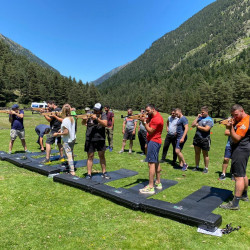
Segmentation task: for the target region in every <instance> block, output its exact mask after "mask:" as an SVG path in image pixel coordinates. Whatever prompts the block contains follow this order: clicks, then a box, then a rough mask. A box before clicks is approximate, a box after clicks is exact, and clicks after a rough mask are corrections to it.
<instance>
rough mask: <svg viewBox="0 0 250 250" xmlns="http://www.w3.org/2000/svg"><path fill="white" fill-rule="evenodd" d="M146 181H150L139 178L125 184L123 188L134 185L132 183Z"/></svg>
mask: <svg viewBox="0 0 250 250" xmlns="http://www.w3.org/2000/svg"><path fill="white" fill-rule="evenodd" d="M145 181H148V179H137V180H136V181H134V182H132V183H129V184H127V185H125V186H123V188H125V187H130V186H132V185H134V184H138V183H142V182H145Z"/></svg>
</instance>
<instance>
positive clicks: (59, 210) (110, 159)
mask: <svg viewBox="0 0 250 250" xmlns="http://www.w3.org/2000/svg"><path fill="white" fill-rule="evenodd" d="M121 114H124V115H125V114H126V113H125V112H115V132H114V151H113V152H112V153H110V152H107V153H106V160H107V169H108V171H112V170H117V169H120V168H127V169H131V170H135V171H138V175H137V176H134V177H130V178H126V179H123V180H118V181H114V182H111V183H110V184H109V185H112V186H114V187H125V188H128V187H129V186H130V185H131V184H132V185H135V182H136V181H137V180H138V179H148V167H147V163H143V162H141V160H142V159H144V158H143V157H142V156H141V155H140V154H139V152H140V146H139V141H138V139H136V141H135V143H134V148H133V150H134V152H133V154H131V155H129V154H128V153H126V152H125V153H123V154H118V151H119V150H120V149H121V144H122V132H121V131H122V119H120V118H119V117H120V115H121ZM25 115H26V117H25V131H26V141H27V145H28V149H29V150H31V151H38V146H37V145H38V144H36V143H35V142H36V139H37V135H36V133H35V131H34V128H35V126H36V125H38V124H41V123H44V124H47V123H46V121H45V119H44V118H43V117H41V116H39V115H31V113H29V112H26V113H25ZM163 117H164V120H166V118H167V114H163ZM193 119H194V117H189V121H190V123H191V122H192V120H193ZM9 128H10V124H9V123H8V118H7V115H3V114H1V118H0V138H1V146H0V150H2V151H8V143H9ZM194 132H195V130H194V129H192V130H191V129H190V130H189V132H188V141H187V142H186V144H185V147H184V150H183V153H184V156H185V159H186V161H187V163H188V165H189V166H191V167H194V166H195V164H194V149H193V147H192V138H193V136H194ZM84 135H85V127H83V126H81V125H80V122H79V123H78V133H77V144H76V146H75V154H76V155H77V158H76V159H86V157H87V155H86V153H85V152H84V140H85V138H84ZM165 136H166V130H164V133H163V135H162V139H164V138H165ZM211 138H212V146H211V151H210V165H209V173H208V174H206V175H204V174H202V172H198V173H197V172H192V171H191V170H189V171H187V172H184V173H183V172H182V171H179V170H176V169H174V168H173V167H172V166H171V165H170V164H169V163H164V164H162V165H161V166H162V168H163V171H162V178H165V179H171V180H176V181H178V184H177V185H175V186H173V187H171V188H169V189H166V190H164V191H163V192H161V193H159V194H157V195H155V196H154V198H156V199H161V200H164V201H168V202H172V203H176V202H178V201H180V200H182V199H183V198H185V197H186V196H188V195H189V194H191V193H193V192H194V191H196V190H197V189H199V188H201V187H202V186H203V185H208V186H213V187H218V188H224V189H229V190H233V189H234V182H233V181H231V179H230V178H229V177H228V178H227V179H226V180H225V181H222V182H221V181H218V177H219V174H220V172H221V165H222V160H223V156H224V148H225V145H226V140H227V138H226V137H225V136H224V127H223V126H221V125H215V126H214V128H213V129H212V134H211ZM126 148H127V149H128V145H127V147H126ZM20 150H22V146H21V142H20V140H19V139H17V140H16V141H15V144H14V148H13V152H15V151H20ZM160 156H161V153H160ZM167 158H168V159H172V147H170V151H169V153H168V157H167ZM201 159H202V158H201ZM200 166H201V167H203V162H202V163H201V164H200ZM94 169H95V170H96V171H100V166H99V165H94ZM247 171H248V176H249V175H250V174H249V167H248V169H247ZM228 172H229V169H228ZM84 173H86V168H81V169H78V171H77V175H78V176H80V177H82V176H83V174H84ZM213 213H215V214H220V215H221V216H222V218H223V222H222V226H221V228H222V227H225V226H226V224H228V223H232V225H233V226H234V227H236V226H239V225H241V227H242V228H241V229H240V230H239V231H235V232H232V233H231V234H229V235H224V236H223V237H221V238H219V237H213V236H208V235H203V234H200V233H197V228H196V227H191V226H188V225H185V224H182V223H179V222H176V221H173V220H170V219H167V218H162V217H159V216H155V215H153V214H148V213H143V212H140V211H133V210H130V209H128V208H125V207H122V206H120V205H117V204H115V203H113V202H111V201H109V200H106V199H104V198H101V197H98V196H95V195H92V194H90V193H87V192H84V191H81V190H79V189H76V188H72V187H69V186H66V185H62V184H60V183H54V182H53V179H52V178H47V177H45V176H42V175H39V174H37V173H33V172H30V171H28V170H25V169H22V168H19V167H16V166H15V165H13V164H10V163H8V162H5V161H1V162H0V221H1V223H0V249H44V248H51V249H86V248H87V249H88V248H93V249H201V248H202V249H236V248H237V249H250V247H249V246H250V229H249V221H250V209H249V202H245V203H244V202H240V211H226V210H222V209H220V208H217V209H216V210H214V211H213Z"/></svg>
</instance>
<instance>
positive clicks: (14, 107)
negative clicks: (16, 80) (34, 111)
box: [11, 104, 19, 109]
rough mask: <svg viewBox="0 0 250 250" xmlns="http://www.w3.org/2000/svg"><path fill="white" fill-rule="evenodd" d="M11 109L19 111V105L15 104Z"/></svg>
mask: <svg viewBox="0 0 250 250" xmlns="http://www.w3.org/2000/svg"><path fill="white" fill-rule="evenodd" d="M11 108H12V109H18V108H19V105H18V104H14V105H13V106H12V107H11Z"/></svg>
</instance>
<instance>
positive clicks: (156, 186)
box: [155, 182, 162, 190]
mask: <svg viewBox="0 0 250 250" xmlns="http://www.w3.org/2000/svg"><path fill="white" fill-rule="evenodd" d="M155 188H156V189H159V190H161V189H162V184H161V183H157V182H155Z"/></svg>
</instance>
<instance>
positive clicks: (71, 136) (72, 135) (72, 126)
mask: <svg viewBox="0 0 250 250" xmlns="http://www.w3.org/2000/svg"><path fill="white" fill-rule="evenodd" d="M63 128H66V129H68V131H69V133H68V134H67V135H62V139H63V142H72V141H73V140H75V138H76V133H75V121H74V120H73V122H72V123H71V120H70V118H69V117H66V118H64V119H63V121H62V125H61V131H62V132H63Z"/></svg>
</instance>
